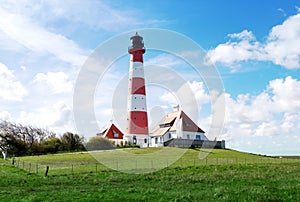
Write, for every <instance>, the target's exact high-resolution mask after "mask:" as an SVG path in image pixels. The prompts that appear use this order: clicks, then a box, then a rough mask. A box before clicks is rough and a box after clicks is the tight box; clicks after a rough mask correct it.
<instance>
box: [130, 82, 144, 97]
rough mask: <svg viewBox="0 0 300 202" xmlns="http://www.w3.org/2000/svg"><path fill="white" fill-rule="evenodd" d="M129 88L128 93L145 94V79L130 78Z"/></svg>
mask: <svg viewBox="0 0 300 202" xmlns="http://www.w3.org/2000/svg"><path fill="white" fill-rule="evenodd" d="M130 81H131V85H130V86H131V88H130V92H129V93H130V94H131V95H133V94H139V95H146V88H145V79H144V78H132V79H131V80H130Z"/></svg>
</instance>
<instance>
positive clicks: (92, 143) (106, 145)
mask: <svg viewBox="0 0 300 202" xmlns="http://www.w3.org/2000/svg"><path fill="white" fill-rule="evenodd" d="M114 148H115V147H114V145H113V144H112V143H111V142H110V141H109V140H108V139H106V138H103V137H92V138H91V139H90V140H89V141H88V143H87V144H86V149H87V150H89V151H93V150H109V149H114Z"/></svg>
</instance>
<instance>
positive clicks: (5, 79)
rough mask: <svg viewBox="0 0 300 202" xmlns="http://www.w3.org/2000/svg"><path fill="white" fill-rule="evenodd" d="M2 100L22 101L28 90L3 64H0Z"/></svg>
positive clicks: (0, 92)
mask: <svg viewBox="0 0 300 202" xmlns="http://www.w3.org/2000/svg"><path fill="white" fill-rule="evenodd" d="M0 81H1V82H0V89H1V91H0V99H3V100H12V101H22V99H23V97H24V96H25V95H26V94H27V90H26V89H25V87H24V86H23V85H22V83H21V82H20V81H18V80H16V79H15V75H14V74H13V72H12V71H11V70H9V69H8V68H7V67H6V66H5V65H4V64H3V63H0Z"/></svg>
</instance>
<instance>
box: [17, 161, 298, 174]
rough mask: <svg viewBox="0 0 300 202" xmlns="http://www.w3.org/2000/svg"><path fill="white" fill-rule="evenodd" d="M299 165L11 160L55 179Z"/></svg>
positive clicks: (30, 171)
mask: <svg viewBox="0 0 300 202" xmlns="http://www.w3.org/2000/svg"><path fill="white" fill-rule="evenodd" d="M291 162H300V160H299V159H286V158H205V159H179V160H177V161H174V159H160V160H151V161H149V160H147V161H145V160H136V161H128V160H114V161H105V162H101V163H99V162H95V161H86V162H84V161H72V162H28V161H22V160H15V159H13V160H12V164H14V165H15V166H16V167H18V168H19V169H22V170H25V171H27V172H28V173H33V174H38V175H43V176H49V175H51V176H56V175H68V174H79V173H99V172H105V171H112V170H118V171H122V172H128V173H147V172H153V171H156V170H159V169H163V168H166V167H169V168H186V167H195V168H198V167H205V166H232V165H241V166H242V165H268V164H283V163H291Z"/></svg>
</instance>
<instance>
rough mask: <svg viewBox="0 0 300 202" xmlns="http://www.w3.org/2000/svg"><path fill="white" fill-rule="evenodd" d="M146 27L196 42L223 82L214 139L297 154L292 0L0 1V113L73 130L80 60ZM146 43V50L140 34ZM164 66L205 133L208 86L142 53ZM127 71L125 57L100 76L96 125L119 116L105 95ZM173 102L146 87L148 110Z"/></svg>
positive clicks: (299, 88) (298, 80) (298, 69)
mask: <svg viewBox="0 0 300 202" xmlns="http://www.w3.org/2000/svg"><path fill="white" fill-rule="evenodd" d="M144 28H157V29H166V30H171V31H174V32H177V33H180V34H182V35H183V36H185V37H187V38H190V39H192V40H193V41H194V42H196V43H197V44H199V46H201V47H202V48H203V50H204V51H205V54H206V55H205V58H207V59H208V60H209V61H210V62H211V63H212V64H213V65H214V66H215V68H216V69H217V70H218V72H219V74H220V77H221V79H222V82H223V85H224V89H225V92H224V94H223V96H224V97H225V101H226V102H225V109H226V110H225V121H224V123H223V130H222V132H221V134H219V135H218V137H217V139H219V140H222V139H224V140H225V141H226V146H227V147H228V148H232V149H237V150H240V151H247V152H252V153H257V154H266V155H300V147H299V145H300V124H299V123H300V2H299V1H296V0H272V1H271V0H264V1H258V0H253V1H248V2H245V1H240V0H226V1H217V0H209V1H208V0H203V1H196V0H195V1H186V2H184V3H182V1H173V0H172V1H171V0H166V1H159V0H152V1H138V2H136V1H117V0H116V1H99V0H86V1H79V0H65V1H59V0H51V1H42V0H40V1H39V0H1V3H0V120H8V121H13V122H17V123H22V124H29V125H33V126H36V127H43V128H47V129H49V130H51V131H54V132H56V133H58V134H62V133H64V132H66V131H72V132H76V125H75V123H74V115H73V95H74V86H75V82H76V79H77V76H78V74H79V72H80V70H81V68H82V66H83V65H84V63H85V61H86V60H87V58H88V57H89V56H90V54H92V52H93V51H94V50H95V49H96V48H97V47H99V46H101V44H103V43H104V42H105V41H107V40H109V39H112V38H113V37H115V36H118V35H120V34H121V33H124V32H132V34H134V33H135V31H138V30H142V29H144ZM140 34H141V35H143V33H142V32H141V33H140ZM157 40H162V43H163V40H164V39H159V38H158V39H157ZM144 42H145V46H146V48H147V38H144ZM174 44H175V45H176V42H174ZM129 45H130V41H129V39H128V46H129ZM124 48H125V49H127V47H124ZM161 63H163V65H164V66H167V67H168V68H170V69H172V70H174V71H176V72H177V73H178V74H180V75H181V76H182V77H183V78H184V79H185V80H186V82H187V83H188V85H189V86H190V87H191V89H192V90H193V92H194V94H195V97H196V100H197V103H198V107H199V118H198V119H197V120H195V121H196V122H197V123H198V124H199V125H200V127H201V128H203V129H204V131H208V130H209V128H210V124H211V120H212V109H211V100H210V94H211V93H212V92H209V90H208V88H207V86H206V84H205V82H204V81H203V80H202V79H201V78H200V77H198V76H195V74H194V73H193V70H192V68H191V67H190V66H189V65H188V64H186V63H185V62H184V61H183V60H182V59H180V58H178V57H176V56H174V55H172V54H169V53H165V52H160V51H147V52H146V54H145V55H144V65H145V68H146V67H147V65H148V66H149V65H159V64H161ZM128 69H129V55H126V56H123V57H121V58H119V59H117V60H116V61H115V62H114V64H112V65H111V67H110V68H109V70H108V71H107V72H106V73H105V76H104V77H103V78H102V79H101V81H100V80H99V82H98V85H97V90H96V92H95V100H94V101H95V105H94V106H95V107H94V111H95V116H96V118H97V124H98V125H99V128H101V127H103V126H104V125H105V124H107V123H108V122H109V121H110V120H111V119H116V118H117V117H114V114H113V106H112V99H113V96H114V92H115V89H116V88H117V86H118V83H119V82H120V80H121V79H122V78H123V77H124V76H125V75H126V73H127V71H128ZM146 78H147V75H146ZM146 82H147V81H146ZM174 104H178V99H177V100H176V97H174V93H172V92H170V91H168V90H167V89H163V88H160V87H159V86H150V85H149V86H147V105H148V114H150V115H151V113H158V114H160V115H163V114H165V113H167V112H169V111H171V110H172V105H174ZM150 115H149V116H150ZM149 119H150V125H151V124H152V125H153V123H155V121H153V120H152V122H153V123H152V122H151V118H149ZM120 125H122V124H120ZM82 135H85V136H91V134H88V135H87V134H82ZM207 135H208V136H209V134H207Z"/></svg>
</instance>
